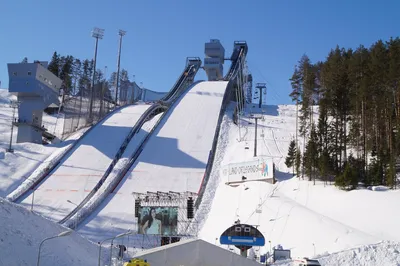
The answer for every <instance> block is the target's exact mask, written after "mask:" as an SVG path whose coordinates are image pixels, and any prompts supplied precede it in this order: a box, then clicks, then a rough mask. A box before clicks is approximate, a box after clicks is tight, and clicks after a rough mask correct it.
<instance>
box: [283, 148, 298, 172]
mask: <svg viewBox="0 0 400 266" xmlns="http://www.w3.org/2000/svg"><path fill="white" fill-rule="evenodd" d="M295 159H296V142H295V140H292V141H290V144H289V151H288V156H287V157H286V160H285V164H286V166H287V167H288V168H291V167H293V174H295V173H294V163H295Z"/></svg>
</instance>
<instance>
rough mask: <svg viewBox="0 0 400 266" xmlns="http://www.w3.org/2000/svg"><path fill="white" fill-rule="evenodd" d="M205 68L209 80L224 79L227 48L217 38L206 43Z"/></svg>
mask: <svg viewBox="0 0 400 266" xmlns="http://www.w3.org/2000/svg"><path fill="white" fill-rule="evenodd" d="M204 53H205V54H206V57H205V58H204V70H205V71H206V73H207V77H208V80H209V81H215V80H223V78H224V77H223V66H222V65H223V64H224V56H225V49H224V47H223V46H222V44H221V43H220V42H219V40H217V39H212V40H210V42H208V43H206V44H205V51H204Z"/></svg>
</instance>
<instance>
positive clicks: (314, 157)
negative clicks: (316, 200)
mask: <svg viewBox="0 0 400 266" xmlns="http://www.w3.org/2000/svg"><path fill="white" fill-rule="evenodd" d="M317 142H318V140H317V133H316V130H315V126H314V125H312V126H311V133H310V139H309V140H308V142H307V145H306V151H305V152H304V157H303V164H304V168H305V172H306V174H307V175H308V180H309V181H311V180H313V179H314V185H315V174H314V170H315V168H316V167H317V161H318V147H317Z"/></svg>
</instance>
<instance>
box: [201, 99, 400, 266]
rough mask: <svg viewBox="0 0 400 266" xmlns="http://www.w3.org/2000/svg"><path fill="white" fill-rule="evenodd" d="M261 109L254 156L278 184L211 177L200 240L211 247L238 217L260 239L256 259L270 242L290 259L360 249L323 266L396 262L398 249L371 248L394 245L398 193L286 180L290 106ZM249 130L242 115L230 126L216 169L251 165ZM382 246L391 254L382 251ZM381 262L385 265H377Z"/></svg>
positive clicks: (292, 122) (292, 123)
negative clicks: (265, 162) (211, 194)
mask: <svg viewBox="0 0 400 266" xmlns="http://www.w3.org/2000/svg"><path fill="white" fill-rule="evenodd" d="M264 112H265V115H264V116H263V119H260V120H259V121H258V122H259V123H258V124H259V126H258V134H257V142H258V145H257V155H258V156H266V157H269V158H271V159H272V160H274V162H275V164H276V166H277V167H276V170H277V178H278V180H279V182H278V183H276V184H275V185H272V184H269V183H264V182H247V183H245V184H242V185H240V186H239V187H230V186H227V185H225V183H226V181H227V180H225V179H224V178H223V177H220V175H218V174H217V175H215V174H214V175H213V174H212V179H211V180H210V182H211V183H212V182H213V181H212V180H213V179H214V183H215V184H217V186H216V185H210V187H208V188H207V191H212V190H213V189H215V188H216V192H215V198H214V199H213V201H212V204H208V206H202V208H203V212H204V209H207V210H208V209H211V210H210V212H209V213H208V219H207V220H206V222H205V224H204V226H203V228H202V230H201V231H200V234H199V237H200V238H202V239H204V240H207V241H208V242H210V243H216V242H218V241H216V239H218V238H219V236H220V235H221V233H222V232H223V231H224V230H225V229H226V228H228V227H229V226H231V225H232V224H233V222H234V221H236V220H237V219H239V220H240V221H241V222H242V223H248V224H251V225H257V226H258V229H259V230H260V231H261V232H262V233H263V235H264V236H265V238H266V243H267V245H266V246H265V247H262V248H255V251H256V252H255V253H256V254H258V255H261V254H265V253H266V252H267V251H268V250H269V249H270V246H269V241H271V246H275V245H277V244H280V245H282V246H283V247H284V248H287V249H290V250H291V255H292V257H300V256H301V257H305V256H308V257H313V256H314V255H317V254H326V253H335V252H339V251H342V250H347V249H351V248H354V247H359V246H362V245H367V246H364V247H361V248H358V249H356V250H353V251H344V252H343V253H335V254H333V255H330V256H325V257H324V258H323V259H322V258H321V262H323V265H343V264H337V263H336V262H339V261H340V263H344V264H345V265H397V264H396V262H397V259H396V257H397V256H398V244H396V243H394V244H391V243H389V244H388V243H384V244H378V245H376V246H374V245H372V246H371V245H370V244H376V243H379V242H380V241H381V240H392V241H400V234H399V230H398V224H399V223H400V215H394V213H395V210H396V209H397V205H398V204H397V202H399V201H400V192H399V191H371V190H357V191H351V192H344V191H340V190H338V189H337V188H335V187H334V186H326V187H324V185H323V184H322V183H320V182H317V184H316V185H315V186H313V185H312V183H311V182H308V181H302V180H301V181H299V180H298V179H297V178H292V174H291V173H289V171H290V169H287V168H286V166H285V164H284V157H286V154H287V150H288V145H289V142H290V140H291V139H292V138H293V137H294V134H295V106H289V105H288V106H286V105H282V106H268V107H266V108H265V110H264ZM249 122H251V123H249ZM254 133H255V130H254V119H248V118H246V117H243V118H242V121H241V128H240V134H239V128H238V127H237V126H235V125H233V124H232V123H231V124H230V126H229V132H228V135H229V141H228V145H225V146H227V149H226V150H225V151H223V150H219V153H224V156H223V160H222V162H221V163H220V165H222V166H224V165H227V164H229V163H233V162H235V163H236V162H245V161H251V160H253V159H254V157H253V155H254ZM300 143H301V142H300ZM217 155H218V154H217ZM213 171H214V170H213ZM215 179H217V181H215ZM201 211H202V210H201V209H200V212H201ZM389 217H390V219H389ZM203 218H204V216H203ZM382 245H383V246H382ZM388 245H389V246H390V247H391V248H390V249H388V248H386V247H387V246H388ZM227 248H228V247H227ZM379 250H381V251H379ZM385 250H389V251H387V252H386V251H385ZM384 251H385V252H384ZM363 252H365V255H363V254H364V253H363ZM339 254H340V255H339ZM349 254H354V256H351V255H349ZM381 255H384V257H381V258H375V259H370V261H369V262H368V260H367V259H365V260H363V258H364V256H365V257H368V258H370V257H373V256H381ZM357 257H360V258H361V259H357ZM339 258H340V259H339ZM381 261H382V262H385V263H384V264H380V263H379V262H381ZM374 263H377V264H374Z"/></svg>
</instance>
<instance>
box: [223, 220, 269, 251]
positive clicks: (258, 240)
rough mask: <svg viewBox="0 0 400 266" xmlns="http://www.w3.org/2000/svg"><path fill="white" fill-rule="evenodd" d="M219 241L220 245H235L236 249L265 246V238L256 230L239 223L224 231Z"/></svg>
mask: <svg viewBox="0 0 400 266" xmlns="http://www.w3.org/2000/svg"><path fill="white" fill-rule="evenodd" d="M219 241H220V243H221V244H222V245H235V246H236V247H237V248H242V247H247V248H250V247H253V246H264V245H265V238H264V236H263V235H262V234H261V232H260V231H259V230H258V229H257V228H255V227H254V226H251V225H248V224H239V223H237V224H235V225H232V226H231V227H229V228H228V229H226V230H225V232H223V233H222V234H221V237H220V238H219Z"/></svg>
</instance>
